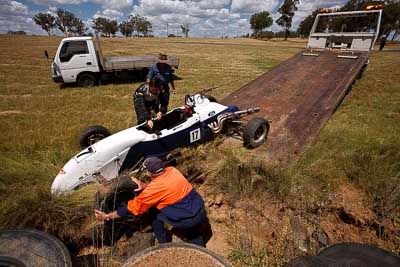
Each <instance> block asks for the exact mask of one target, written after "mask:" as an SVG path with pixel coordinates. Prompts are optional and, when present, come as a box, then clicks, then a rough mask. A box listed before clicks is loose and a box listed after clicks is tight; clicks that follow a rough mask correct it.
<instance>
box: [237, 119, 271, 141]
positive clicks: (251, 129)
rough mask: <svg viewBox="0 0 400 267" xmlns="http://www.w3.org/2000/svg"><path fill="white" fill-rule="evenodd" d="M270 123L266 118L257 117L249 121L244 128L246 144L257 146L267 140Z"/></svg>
mask: <svg viewBox="0 0 400 267" xmlns="http://www.w3.org/2000/svg"><path fill="white" fill-rule="evenodd" d="M268 132H269V123H268V121H267V120H265V119H264V118H260V117H256V118H253V119H251V120H250V121H249V123H247V125H246V127H245V128H244V129H243V141H244V145H245V146H247V147H249V148H255V147H258V146H260V145H262V144H263V143H264V142H265V140H267V136H268Z"/></svg>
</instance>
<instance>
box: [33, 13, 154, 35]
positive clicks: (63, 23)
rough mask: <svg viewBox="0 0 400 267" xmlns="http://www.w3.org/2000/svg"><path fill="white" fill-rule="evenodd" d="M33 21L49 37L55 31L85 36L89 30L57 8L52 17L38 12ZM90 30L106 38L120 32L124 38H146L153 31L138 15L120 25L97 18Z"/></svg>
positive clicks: (79, 20)
mask: <svg viewBox="0 0 400 267" xmlns="http://www.w3.org/2000/svg"><path fill="white" fill-rule="evenodd" d="M33 21H34V22H35V23H36V24H37V25H39V26H40V27H41V28H42V29H43V30H45V31H46V32H47V33H48V35H49V36H50V35H51V34H52V31H53V30H55V29H57V30H59V31H61V32H62V33H63V34H65V35H67V34H69V33H70V34H74V35H78V36H81V35H86V33H87V31H88V30H89V28H88V27H86V25H85V23H84V22H83V21H82V20H81V19H79V18H78V17H76V16H75V15H74V14H73V13H71V12H69V11H67V10H64V9H62V8H58V9H57V10H56V12H55V15H54V16H53V15H52V14H49V13H41V12H39V13H37V14H36V15H35V16H34V17H33ZM92 28H93V30H94V31H95V33H96V35H101V36H108V37H110V36H114V35H115V34H116V33H117V32H120V33H121V34H122V35H124V36H126V37H131V36H136V37H139V36H143V37H147V36H150V35H151V33H152V31H153V30H152V28H153V27H152V24H151V23H150V22H149V21H148V20H147V19H146V18H145V17H143V16H140V15H138V14H135V15H131V16H129V18H128V21H123V22H121V23H118V22H117V21H116V20H110V19H108V18H104V17H97V18H95V19H93V26H92ZM88 35H90V34H88Z"/></svg>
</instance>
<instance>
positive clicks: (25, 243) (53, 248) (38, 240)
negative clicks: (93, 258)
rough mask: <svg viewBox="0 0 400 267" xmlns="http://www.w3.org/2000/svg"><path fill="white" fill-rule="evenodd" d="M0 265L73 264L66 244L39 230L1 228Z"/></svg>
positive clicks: (66, 266)
mask: <svg viewBox="0 0 400 267" xmlns="http://www.w3.org/2000/svg"><path fill="white" fill-rule="evenodd" d="M0 244H1V246H0V266H18V267H19V266H55V267H58V266H64V267H70V266H72V262H71V256H70V254H69V252H68V249H67V248H66V247H65V245H64V244H63V243H62V242H61V241H60V240H58V239H57V238H55V237H54V236H52V235H49V234H47V233H44V232H40V231H37V230H26V229H20V230H1V231H0Z"/></svg>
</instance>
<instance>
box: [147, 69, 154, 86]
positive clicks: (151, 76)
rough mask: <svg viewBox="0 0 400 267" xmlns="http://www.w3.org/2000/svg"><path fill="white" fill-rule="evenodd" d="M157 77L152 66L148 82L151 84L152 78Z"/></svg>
mask: <svg viewBox="0 0 400 267" xmlns="http://www.w3.org/2000/svg"><path fill="white" fill-rule="evenodd" d="M154 76H155V71H154V65H152V66H151V67H150V69H149V73H148V74H147V82H150V80H151V79H152V78H154Z"/></svg>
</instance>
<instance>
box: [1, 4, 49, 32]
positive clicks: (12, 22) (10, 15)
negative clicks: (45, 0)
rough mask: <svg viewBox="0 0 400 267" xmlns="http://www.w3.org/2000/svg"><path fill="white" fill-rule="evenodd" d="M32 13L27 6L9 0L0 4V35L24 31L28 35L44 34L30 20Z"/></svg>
mask: <svg viewBox="0 0 400 267" xmlns="http://www.w3.org/2000/svg"><path fill="white" fill-rule="evenodd" d="M32 16H33V14H32V12H31V11H30V10H29V8H28V6H26V5H24V4H22V3H20V2H18V1H10V0H2V1H1V2H0V33H7V32H8V31H25V32H26V33H30V34H46V32H45V31H43V30H42V29H41V28H40V27H39V26H37V25H36V24H34V22H33V20H32Z"/></svg>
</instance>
